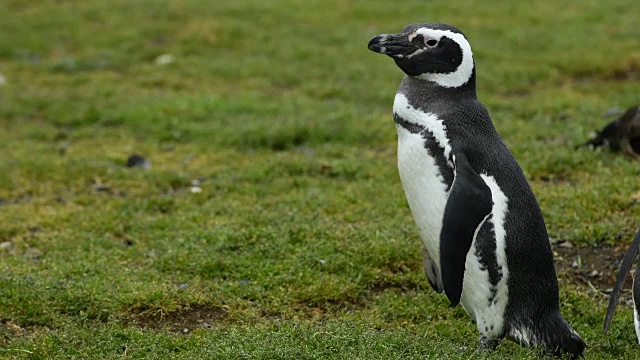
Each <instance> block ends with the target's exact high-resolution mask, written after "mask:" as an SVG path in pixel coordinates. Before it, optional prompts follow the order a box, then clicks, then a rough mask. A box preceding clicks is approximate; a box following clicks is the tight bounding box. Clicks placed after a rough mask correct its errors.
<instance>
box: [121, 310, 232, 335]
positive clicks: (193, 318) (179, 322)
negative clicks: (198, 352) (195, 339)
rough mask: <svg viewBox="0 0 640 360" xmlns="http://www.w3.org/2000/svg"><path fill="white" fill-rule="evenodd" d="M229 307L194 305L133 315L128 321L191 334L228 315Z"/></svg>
mask: <svg viewBox="0 0 640 360" xmlns="http://www.w3.org/2000/svg"><path fill="white" fill-rule="evenodd" d="M227 312H228V309H226V308H225V307H224V306H223V307H217V306H213V307H211V306H202V305H198V306H192V307H190V308H188V309H182V310H179V311H176V312H171V313H162V312H156V313H148V312H142V313H140V314H133V315H131V320H130V321H128V322H127V323H128V324H129V325H135V326H139V327H142V328H150V329H157V330H168V331H171V332H177V333H182V334H189V333H191V332H193V331H196V330H198V329H207V328H210V327H211V326H212V325H213V324H215V323H216V322H220V321H222V320H224V319H225V318H226V317H227Z"/></svg>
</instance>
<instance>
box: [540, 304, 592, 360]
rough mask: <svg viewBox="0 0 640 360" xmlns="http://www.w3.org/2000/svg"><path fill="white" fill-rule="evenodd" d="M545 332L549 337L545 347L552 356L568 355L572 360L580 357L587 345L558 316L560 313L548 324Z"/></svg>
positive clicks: (560, 316)
mask: <svg viewBox="0 0 640 360" xmlns="http://www.w3.org/2000/svg"><path fill="white" fill-rule="evenodd" d="M547 331H548V334H549V335H550V336H549V340H548V342H547V343H546V346H545V347H546V348H547V349H548V350H549V351H550V352H553V354H554V355H557V356H559V355H562V354H569V355H571V358H572V359H577V358H579V357H582V355H583V353H584V349H585V348H586V347H587V344H585V342H584V340H582V338H581V337H580V335H578V333H577V332H576V331H575V330H573V328H572V327H571V325H569V323H567V321H566V320H565V319H564V318H563V317H562V315H560V311H558V313H557V315H555V316H553V317H552V320H551V321H550V322H549V323H548V325H547Z"/></svg>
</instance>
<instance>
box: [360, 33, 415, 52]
mask: <svg viewBox="0 0 640 360" xmlns="http://www.w3.org/2000/svg"><path fill="white" fill-rule="evenodd" d="M369 50H371V51H375V52H377V53H380V54H385V55H389V56H396V57H402V56H404V55H409V54H411V53H412V52H414V51H416V50H417V49H416V47H415V46H413V44H411V42H409V37H408V36H407V34H404V33H400V34H383V35H378V36H375V37H373V39H371V40H369Z"/></svg>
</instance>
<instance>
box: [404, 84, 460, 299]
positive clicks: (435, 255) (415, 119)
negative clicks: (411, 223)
mask: <svg viewBox="0 0 640 360" xmlns="http://www.w3.org/2000/svg"><path fill="white" fill-rule="evenodd" d="M393 112H394V115H395V116H397V117H399V118H400V119H402V120H403V121H405V122H406V123H407V124H410V125H415V126H417V127H419V128H420V129H423V131H421V132H419V133H417V132H415V131H414V132H411V131H409V130H407V129H406V128H405V127H403V126H402V125H399V124H397V125H396V129H397V131H398V170H399V173H400V180H401V181H402V186H403V188H404V191H405V194H406V196H407V201H408V203H409V208H410V209H411V213H412V215H413V218H414V220H415V222H416V225H417V226H418V229H419V231H420V237H421V238H422V242H423V246H424V249H425V250H426V251H427V252H428V254H426V256H427V258H425V270H427V276H428V277H429V280H430V281H431V282H432V284H436V285H437V287H438V289H439V290H441V289H442V280H441V279H440V241H439V240H440V231H441V230H442V220H443V217H444V209H445V205H446V203H447V197H448V188H449V186H448V185H447V184H446V180H445V174H444V173H443V169H442V166H443V165H442V164H443V163H446V166H451V165H452V164H449V163H447V159H448V158H449V155H450V153H451V146H450V144H449V140H448V139H447V137H446V128H445V126H444V124H443V121H442V120H440V119H438V117H437V116H435V115H434V114H430V113H425V112H423V111H420V110H419V109H416V108H414V107H412V106H411V105H410V104H409V102H408V100H407V98H406V97H405V96H404V95H403V94H400V93H398V94H397V95H396V99H395V101H394V106H393ZM427 135H428V136H427ZM434 148H435V149H438V150H439V152H440V153H439V154H438V156H440V159H436V155H435V154H433V153H431V152H430V151H429V149H434ZM438 162H440V165H439V164H438ZM451 167H452V166H451ZM449 171H451V170H449Z"/></svg>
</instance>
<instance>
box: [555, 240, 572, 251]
mask: <svg viewBox="0 0 640 360" xmlns="http://www.w3.org/2000/svg"><path fill="white" fill-rule="evenodd" d="M558 246H559V247H563V248H566V249H570V248H572V247H573V244H572V243H570V242H568V241H563V242H561V243H559V244H558Z"/></svg>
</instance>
